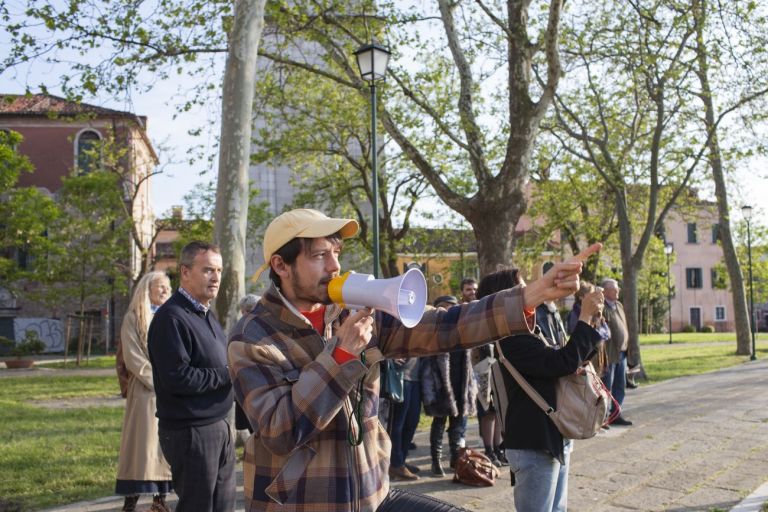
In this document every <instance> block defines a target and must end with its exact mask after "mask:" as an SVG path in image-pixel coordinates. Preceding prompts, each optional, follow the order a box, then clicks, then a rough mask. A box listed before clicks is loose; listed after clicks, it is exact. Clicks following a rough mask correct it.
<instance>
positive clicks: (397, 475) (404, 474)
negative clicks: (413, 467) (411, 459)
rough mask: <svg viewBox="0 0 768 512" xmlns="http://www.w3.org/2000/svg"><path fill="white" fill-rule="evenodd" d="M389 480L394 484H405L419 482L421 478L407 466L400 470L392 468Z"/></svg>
mask: <svg viewBox="0 0 768 512" xmlns="http://www.w3.org/2000/svg"><path fill="white" fill-rule="evenodd" d="M389 479H390V480H391V481H393V482H404V481H407V480H418V479H419V477H418V476H417V475H414V474H413V473H411V472H410V471H409V470H408V468H407V467H405V466H403V467H400V468H395V467H392V466H390V467H389Z"/></svg>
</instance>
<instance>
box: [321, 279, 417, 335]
mask: <svg viewBox="0 0 768 512" xmlns="http://www.w3.org/2000/svg"><path fill="white" fill-rule="evenodd" d="M328 296H329V297H330V298H331V300H332V301H333V302H335V303H336V304H339V305H341V306H342V307H348V308H352V309H359V308H374V309H378V310H381V311H384V312H385V313H389V314H390V315H392V316H394V317H395V318H397V319H398V320H400V322H402V324H403V325H404V326H406V327H408V328H410V327H413V326H414V325H416V324H418V323H419V321H420V320H421V317H422V315H423V314H424V307H425V306H426V305H427V281H426V280H425V279H424V274H422V273H421V271H420V270H419V269H416V268H412V269H410V270H409V271H408V272H406V273H405V274H403V275H400V276H397V277H392V278H390V279H375V278H374V277H373V276H372V275H370V274H356V273H354V272H346V273H344V274H342V275H340V276H339V277H334V278H333V279H331V281H330V282H329V283H328Z"/></svg>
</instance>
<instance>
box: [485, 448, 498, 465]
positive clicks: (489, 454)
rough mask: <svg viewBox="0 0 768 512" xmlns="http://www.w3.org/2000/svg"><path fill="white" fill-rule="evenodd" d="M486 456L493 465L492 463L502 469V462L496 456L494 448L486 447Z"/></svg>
mask: <svg viewBox="0 0 768 512" xmlns="http://www.w3.org/2000/svg"><path fill="white" fill-rule="evenodd" d="M485 456H486V457H488V458H489V459H490V461H491V463H492V464H493V465H494V466H496V467H497V468H500V467H501V461H500V460H499V458H498V457H497V456H496V452H495V451H494V449H493V448H491V447H490V446H486V447H485Z"/></svg>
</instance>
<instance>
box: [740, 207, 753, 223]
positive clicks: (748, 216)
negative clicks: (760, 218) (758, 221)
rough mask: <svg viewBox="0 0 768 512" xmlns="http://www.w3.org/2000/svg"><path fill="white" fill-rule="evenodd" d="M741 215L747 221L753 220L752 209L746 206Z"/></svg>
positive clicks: (742, 208)
mask: <svg viewBox="0 0 768 512" xmlns="http://www.w3.org/2000/svg"><path fill="white" fill-rule="evenodd" d="M741 214H742V215H743V216H744V218H745V219H747V220H749V219H751V218H752V207H751V206H749V205H747V204H745V205H744V206H742V207H741Z"/></svg>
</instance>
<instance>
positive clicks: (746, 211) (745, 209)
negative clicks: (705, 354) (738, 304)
mask: <svg viewBox="0 0 768 512" xmlns="http://www.w3.org/2000/svg"><path fill="white" fill-rule="evenodd" d="M741 214H742V215H744V220H746V221H747V262H748V264H749V330H750V332H751V333H752V355H751V356H750V357H749V359H751V360H752V361H754V360H755V359H757V352H755V296H754V294H753V292H752V234H751V233H750V229H749V227H750V226H749V219H751V218H752V207H751V206H748V205H744V206H742V207H741Z"/></svg>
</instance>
